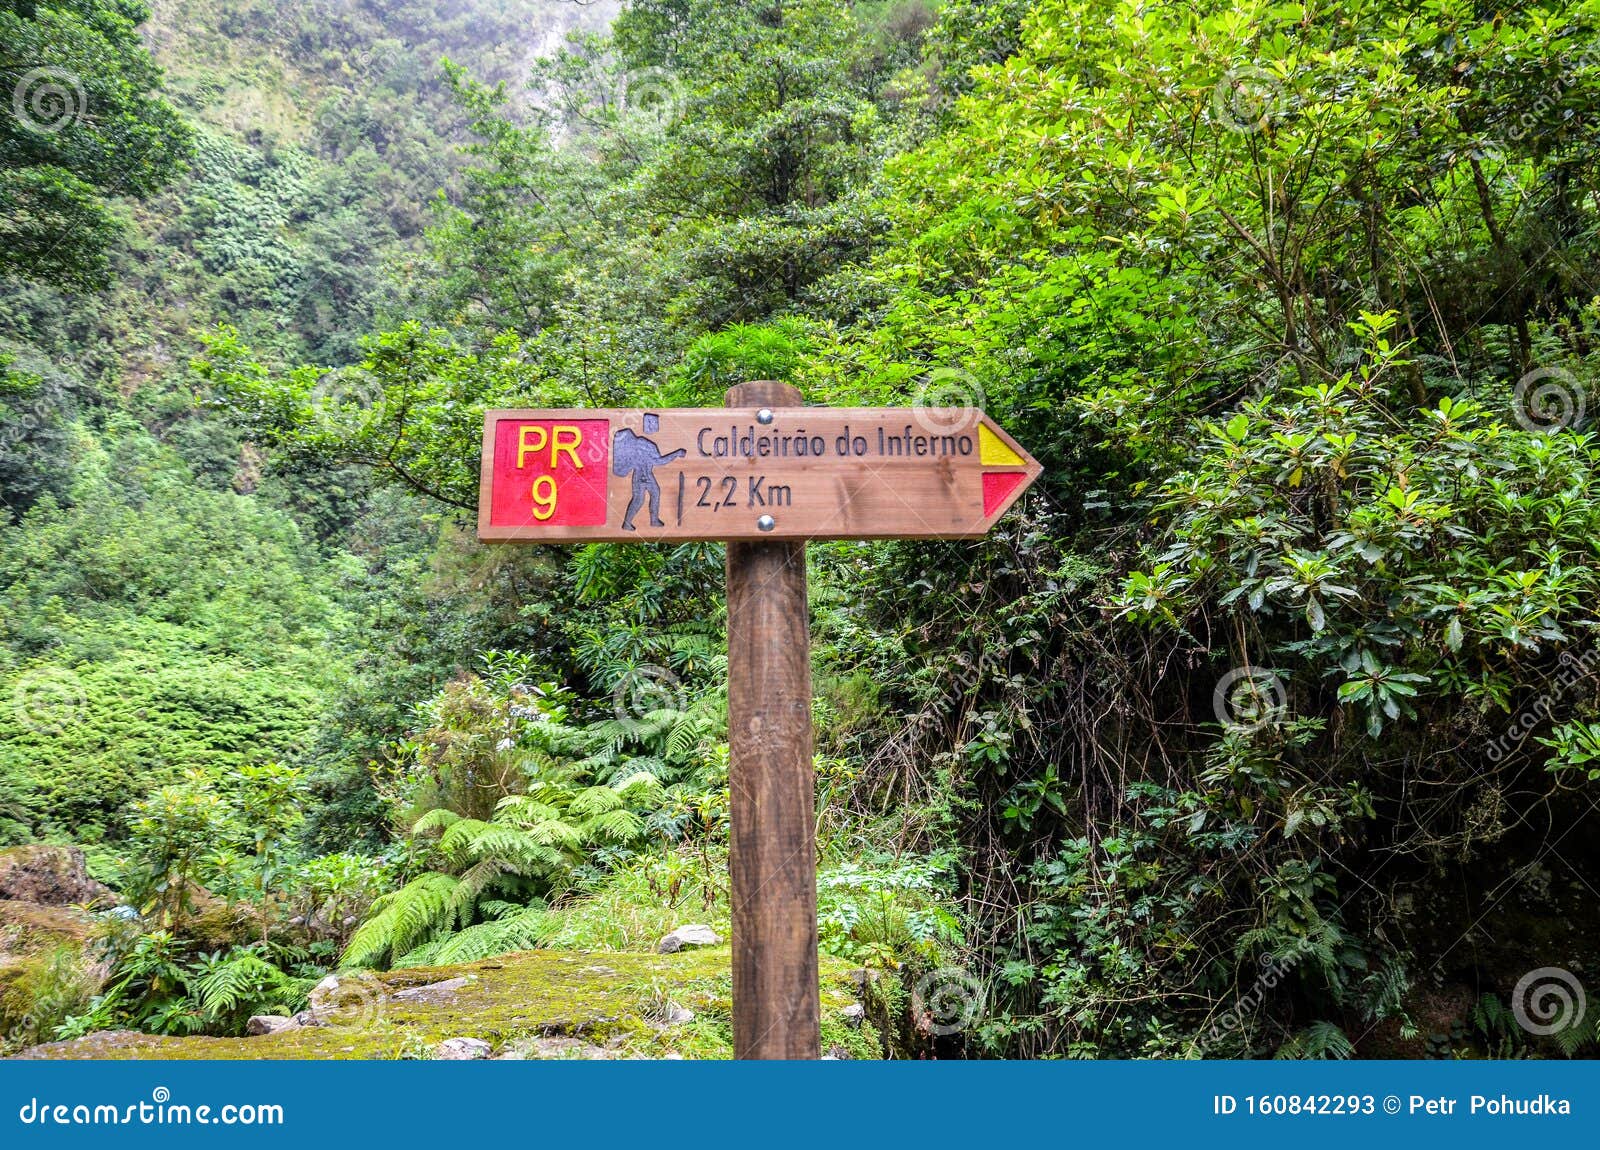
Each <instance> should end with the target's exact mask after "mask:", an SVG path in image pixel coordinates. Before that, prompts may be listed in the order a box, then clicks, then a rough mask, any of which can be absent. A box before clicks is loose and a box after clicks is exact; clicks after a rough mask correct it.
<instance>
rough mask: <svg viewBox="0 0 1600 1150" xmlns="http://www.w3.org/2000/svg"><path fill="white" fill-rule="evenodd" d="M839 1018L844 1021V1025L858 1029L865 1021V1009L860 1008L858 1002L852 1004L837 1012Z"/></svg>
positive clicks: (863, 1007)
mask: <svg viewBox="0 0 1600 1150" xmlns="http://www.w3.org/2000/svg"><path fill="white" fill-rule="evenodd" d="M839 1017H840V1018H842V1019H844V1020H845V1022H846V1024H848V1025H850V1026H855V1027H859V1026H860V1025H861V1024H862V1023H863V1022H865V1021H866V1018H867V1008H866V1007H865V1006H862V1005H861V1004H860V1003H859V1002H852V1003H851V1004H850V1005H849V1006H847V1007H845V1008H844V1009H843V1010H841V1011H840V1012H839Z"/></svg>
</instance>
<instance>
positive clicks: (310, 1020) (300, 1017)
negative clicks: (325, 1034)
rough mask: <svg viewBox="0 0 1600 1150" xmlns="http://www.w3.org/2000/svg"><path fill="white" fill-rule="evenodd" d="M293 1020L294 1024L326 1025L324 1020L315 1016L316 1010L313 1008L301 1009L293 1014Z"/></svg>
mask: <svg viewBox="0 0 1600 1150" xmlns="http://www.w3.org/2000/svg"><path fill="white" fill-rule="evenodd" d="M293 1021H294V1024H295V1025H296V1026H326V1025H327V1023H326V1022H324V1021H322V1019H320V1018H318V1017H317V1012H316V1011H314V1010H302V1011H301V1012H300V1013H299V1014H297V1015H295V1016H294V1019H293Z"/></svg>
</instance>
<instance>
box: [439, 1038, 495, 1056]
mask: <svg viewBox="0 0 1600 1150" xmlns="http://www.w3.org/2000/svg"><path fill="white" fill-rule="evenodd" d="M493 1053H494V1047H492V1046H490V1045H489V1044H488V1043H487V1042H485V1041H484V1040H483V1039H481V1038H446V1039H445V1040H444V1041H443V1042H441V1043H439V1045H438V1046H435V1047H434V1048H433V1056H434V1057H435V1058H437V1059H439V1060H440V1061H442V1062H475V1061H477V1060H478V1059H480V1058H488V1057H489V1056H490V1055H491V1054H493Z"/></svg>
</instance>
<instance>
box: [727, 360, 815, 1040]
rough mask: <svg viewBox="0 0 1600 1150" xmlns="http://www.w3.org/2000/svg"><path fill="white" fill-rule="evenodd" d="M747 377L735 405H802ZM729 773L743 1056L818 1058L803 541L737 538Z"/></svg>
mask: <svg viewBox="0 0 1600 1150" xmlns="http://www.w3.org/2000/svg"><path fill="white" fill-rule="evenodd" d="M799 402H800V393H799V392H798V391H797V390H795V389H794V388H792V387H788V386H787V385H784V384H778V383H771V382H760V383H747V384H741V385H740V386H738V387H735V388H732V389H730V390H729V392H728V403H729V405H730V406H740V405H751V406H757V407H770V408H773V409H774V410H777V409H778V408H779V407H780V406H781V405H782V406H788V405H797V404H799ZM727 577H728V747H729V752H730V755H729V765H728V782H729V794H730V808H731V809H730V812H729V814H730V821H731V824H732V850H731V853H732V857H731V861H730V869H731V879H732V883H731V886H732V890H731V900H732V904H733V1029H734V1053H735V1056H736V1057H738V1058H760V1059H773V1058H790V1059H796V1058H811V1059H814V1058H818V1057H820V1056H821V1042H822V1037H821V1006H820V1003H819V995H818V987H817V870H816V825H815V823H816V814H815V803H816V782H815V778H814V772H813V768H812V763H811V753H812V733H811V637H810V618H809V614H808V609H807V604H806V548H805V544H804V543H803V542H795V541H762V542H730V543H729V544H728V559H727Z"/></svg>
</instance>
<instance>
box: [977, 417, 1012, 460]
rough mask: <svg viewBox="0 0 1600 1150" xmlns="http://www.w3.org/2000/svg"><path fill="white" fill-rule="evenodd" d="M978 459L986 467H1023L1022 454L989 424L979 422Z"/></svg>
mask: <svg viewBox="0 0 1600 1150" xmlns="http://www.w3.org/2000/svg"><path fill="white" fill-rule="evenodd" d="M978 461H979V462H980V463H982V464H983V465H984V466H985V467H1021V466H1023V463H1022V456H1020V455H1018V454H1017V453H1016V452H1015V451H1012V450H1011V448H1009V447H1007V446H1006V445H1005V442H1004V441H1003V440H1002V439H1001V438H1000V437H999V436H998V435H996V434H995V433H994V432H992V431H990V430H989V428H988V425H987V424H983V423H980V424H978Z"/></svg>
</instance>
